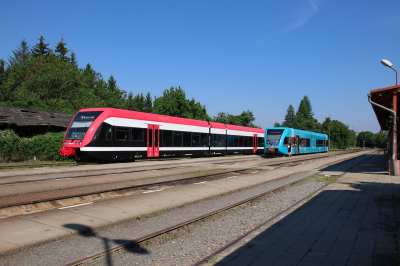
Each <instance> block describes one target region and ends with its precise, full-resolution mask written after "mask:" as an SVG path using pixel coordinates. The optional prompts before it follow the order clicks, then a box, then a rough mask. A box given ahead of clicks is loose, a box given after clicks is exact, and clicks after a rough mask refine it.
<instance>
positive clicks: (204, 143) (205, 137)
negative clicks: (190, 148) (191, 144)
mask: <svg viewBox="0 0 400 266" xmlns="http://www.w3.org/2000/svg"><path fill="white" fill-rule="evenodd" d="M200 136H201V142H200V147H208V134H207V133H201V134H200Z"/></svg>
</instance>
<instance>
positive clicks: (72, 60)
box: [69, 52, 78, 66]
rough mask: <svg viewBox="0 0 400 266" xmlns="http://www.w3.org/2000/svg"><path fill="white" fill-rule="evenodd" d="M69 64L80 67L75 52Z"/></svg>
mask: <svg viewBox="0 0 400 266" xmlns="http://www.w3.org/2000/svg"><path fill="white" fill-rule="evenodd" d="M69 62H70V63H71V64H73V65H74V66H78V62H77V61H76V55H75V53H74V52H72V53H71V57H70V60H69Z"/></svg>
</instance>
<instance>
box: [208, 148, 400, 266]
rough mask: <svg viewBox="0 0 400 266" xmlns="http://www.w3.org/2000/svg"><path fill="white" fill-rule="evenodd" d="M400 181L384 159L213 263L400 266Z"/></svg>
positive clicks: (346, 176) (352, 174)
mask: <svg viewBox="0 0 400 266" xmlns="http://www.w3.org/2000/svg"><path fill="white" fill-rule="evenodd" d="M399 225H400V177H399V176H389V175H388V161H387V158H386V157H385V156H384V155H374V156H372V157H371V159H370V160H368V161H366V162H365V163H363V164H361V165H360V166H358V167H356V168H354V169H353V170H351V171H350V172H348V173H346V174H344V175H343V176H341V177H339V178H338V179H337V180H336V182H335V183H332V184H330V185H328V186H326V187H325V188H324V189H323V190H321V191H320V192H318V194H317V195H315V196H314V197H313V198H311V199H305V200H303V201H302V202H301V203H300V204H298V205H296V206H294V207H293V208H291V209H290V210H289V211H287V212H285V213H283V214H281V215H280V216H279V217H276V218H275V219H274V220H271V221H270V222H268V223H267V224H265V225H263V226H262V227H260V228H259V229H258V230H256V231H254V232H253V233H251V234H249V235H248V236H246V237H245V238H243V239H242V240H241V241H240V242H238V243H237V244H235V245H234V246H231V247H230V248H229V249H227V250H225V251H224V252H223V253H220V254H219V255H217V256H216V257H215V258H214V263H217V264H218V265H230V266H234V265H241V266H244V265H252V266H256V265H263V266H268V265H307V266H310V265H341V266H342V265H349V266H350V265H364V266H367V265H399V240H400V231H399Z"/></svg>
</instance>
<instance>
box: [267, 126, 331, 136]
mask: <svg viewBox="0 0 400 266" xmlns="http://www.w3.org/2000/svg"><path fill="white" fill-rule="evenodd" d="M269 129H292V130H293V131H294V132H298V133H303V134H304V133H312V134H314V135H316V136H326V137H327V136H328V135H327V134H323V133H316V132H311V131H306V130H300V129H295V128H290V127H267V128H266V129H265V131H267V130H269Z"/></svg>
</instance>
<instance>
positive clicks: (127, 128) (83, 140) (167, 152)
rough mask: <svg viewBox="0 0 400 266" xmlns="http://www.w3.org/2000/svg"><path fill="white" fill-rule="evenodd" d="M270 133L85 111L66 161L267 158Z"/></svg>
mask: <svg viewBox="0 0 400 266" xmlns="http://www.w3.org/2000/svg"><path fill="white" fill-rule="evenodd" d="M264 134H265V130H263V129H258V128H249V127H242V126H234V125H227V124H221V123H215V122H207V121H199V120H193V119H186V118H179V117H171V116H165V115H157V114H148V113H142V112H135V111H127V110H121V109H114V108H90V109H82V110H80V111H79V112H78V113H77V114H76V115H75V117H74V119H73V120H72V121H71V123H70V125H69V127H68V129H67V131H66V134H65V137H64V144H63V148H61V152H60V155H65V156H69V157H72V158H75V160H77V161H78V162H79V161H81V162H90V161H92V162H124V161H125V162H126V161H134V160H135V159H142V158H156V157H201V156H213V155H227V154H263V153H264Z"/></svg>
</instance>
